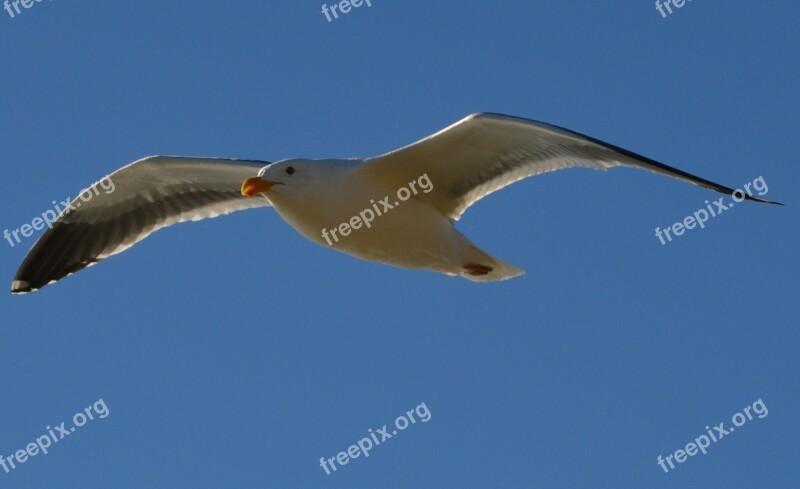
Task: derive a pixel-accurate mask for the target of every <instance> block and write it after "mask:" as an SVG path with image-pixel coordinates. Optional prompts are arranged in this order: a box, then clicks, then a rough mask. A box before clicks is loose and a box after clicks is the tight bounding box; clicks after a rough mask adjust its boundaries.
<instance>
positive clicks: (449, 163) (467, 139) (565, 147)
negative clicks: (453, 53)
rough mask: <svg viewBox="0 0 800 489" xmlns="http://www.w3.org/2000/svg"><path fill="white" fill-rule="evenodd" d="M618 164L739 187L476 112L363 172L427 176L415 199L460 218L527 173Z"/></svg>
mask: <svg viewBox="0 0 800 489" xmlns="http://www.w3.org/2000/svg"><path fill="white" fill-rule="evenodd" d="M615 166H628V167H634V168H642V169H645V170H650V171H653V172H656V173H661V174H662V175H667V176H670V177H673V178H677V179H680V180H683V181H686V182H690V183H693V184H695V185H700V186H702V187H707V188H710V189H712V190H716V191H717V192H722V193H726V194H730V193H732V192H733V190H732V189H729V188H727V187H725V186H722V185H719V184H717V183H714V182H711V181H708V180H705V179H703V178H699V177H696V176H694V175H691V174H689V173H686V172H684V171H681V170H678V169H676V168H672V167H669V166H667V165H664V164H663V163H659V162H657V161H654V160H651V159H650V158H646V157H644V156H641V155H638V154H635V153H632V152H630V151H628V150H625V149H622V148H619V147H617V146H613V145H611V144H608V143H604V142H603V141H599V140H597V139H594V138H592V137H589V136H585V135H583V134H579V133H576V132H573V131H570V130H568V129H564V128H561V127H557V126H553V125H550V124H546V123H543V122H537V121H532V120H528V119H520V118H517V117H511V116H506V115H501V114H473V115H470V116H468V117H466V118H464V119H462V120H460V121H458V122H456V123H455V124H453V125H452V126H450V127H447V128H445V129H443V130H441V131H439V132H437V133H436V134H433V135H431V136H428V137H426V138H425V139H422V140H420V141H417V142H416V143H413V144H411V145H409V146H406V147H404V148H400V149H398V150H395V151H392V152H390V153H387V154H385V155H382V156H378V157H375V158H370V159H368V160H366V161H365V163H364V165H363V166H362V168H361V169H360V172H361V174H362V175H363V176H364V177H366V178H371V179H374V180H375V181H378V182H380V183H382V184H383V185H385V186H389V187H392V188H400V187H404V186H407V185H408V183H409V182H410V181H412V180H414V179H417V178H419V177H420V176H422V175H423V174H427V175H428V178H429V180H430V182H431V184H432V186H433V190H432V191H430V192H429V193H422V192H418V193H417V194H416V195H415V198H417V199H420V200H423V201H426V202H428V203H429V204H431V205H433V206H434V207H435V208H437V209H438V210H439V211H441V212H442V213H443V214H444V215H446V216H448V217H449V218H451V219H453V220H457V219H459V218H460V217H461V214H463V213H464V211H465V210H466V209H467V208H468V207H469V206H470V205H472V204H474V203H475V202H477V201H478V200H480V199H482V198H483V197H486V196H487V195H489V194H491V193H492V192H495V191H497V190H500V189H501V188H503V187H505V186H506V185H510V184H512V183H514V182H516V181H518V180H521V179H523V178H526V177H529V176H533V175H538V174H540V173H546V172H550V171H555V170H560V169H563V168H571V167H584V168H593V169H596V170H606V169H608V168H612V167H615ZM746 198H747V199H749V200H756V201H759V202H767V203H774V202H770V201H767V200H764V199H759V198H758V197H752V196H749V195H748V196H746Z"/></svg>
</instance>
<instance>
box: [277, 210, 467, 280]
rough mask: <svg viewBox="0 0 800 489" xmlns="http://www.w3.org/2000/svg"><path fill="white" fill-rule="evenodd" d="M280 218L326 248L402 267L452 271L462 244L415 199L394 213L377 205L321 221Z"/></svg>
mask: <svg viewBox="0 0 800 489" xmlns="http://www.w3.org/2000/svg"><path fill="white" fill-rule="evenodd" d="M367 211H371V212H367ZM281 215H282V216H283V217H284V219H286V221H287V222H289V224H291V225H292V226H293V227H294V228H295V229H297V230H298V231H299V232H300V233H301V234H303V235H304V236H305V237H307V238H308V239H310V240H312V241H314V242H316V243H318V244H320V245H322V246H325V247H330V248H333V249H335V250H337V251H341V252H343V253H347V254H349V255H353V256H356V257H358V258H362V259H365V260H370V261H377V262H381V263H388V264H391V265H395V266H399V267H404V268H426V269H443V268H447V269H449V268H450V264H451V263H452V262H453V261H454V260H456V259H457V258H458V256H459V252H460V249H461V248H460V247H461V245H462V240H461V239H460V234H459V233H458V232H457V231H456V230H455V228H454V227H453V224H452V222H451V221H450V220H449V219H448V218H446V217H445V216H443V215H442V214H441V213H440V212H438V211H437V210H436V209H434V208H433V207H431V206H430V205H428V204H427V203H424V202H422V201H419V200H416V199H409V200H407V201H404V202H399V203H396V205H392V208H390V209H387V208H385V207H384V206H381V205H376V206H372V207H370V208H367V209H360V210H358V211H353V210H350V211H348V212H339V213H337V214H336V215H329V216H326V217H325V218H322V219H321V218H319V214H318V215H317V218H311V219H309V218H305V219H295V218H292V217H291V216H288V215H283V214H281Z"/></svg>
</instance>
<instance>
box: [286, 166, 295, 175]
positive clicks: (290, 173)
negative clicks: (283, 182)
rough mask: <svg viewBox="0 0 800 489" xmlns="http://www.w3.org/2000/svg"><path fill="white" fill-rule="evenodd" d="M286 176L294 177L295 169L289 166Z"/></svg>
mask: <svg viewBox="0 0 800 489" xmlns="http://www.w3.org/2000/svg"><path fill="white" fill-rule="evenodd" d="M286 174H287V175H292V174H294V167H291V166H287V167H286Z"/></svg>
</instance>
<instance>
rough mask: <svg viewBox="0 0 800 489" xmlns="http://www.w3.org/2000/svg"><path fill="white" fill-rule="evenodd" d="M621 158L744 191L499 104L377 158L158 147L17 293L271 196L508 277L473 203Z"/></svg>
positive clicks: (64, 222)
mask: <svg viewBox="0 0 800 489" xmlns="http://www.w3.org/2000/svg"><path fill="white" fill-rule="evenodd" d="M615 166H625V167H631V168H641V169H644V170H649V171H652V172H655V173H660V174H662V175H667V176H670V177H673V178H677V179H679V180H683V181H685V182H689V183H693V184H695V185H699V186H701V187H706V188H709V189H712V190H715V191H717V192H721V193H725V194H731V193H733V192H734V191H733V190H732V189H730V188H728V187H725V186H722V185H719V184H717V183H714V182H711V181H709V180H705V179H703V178H699V177H696V176H694V175H692V174H689V173H687V172H685V171H682V170H678V169H676V168H672V167H670V166H667V165H664V164H662V163H659V162H657V161H654V160H652V159H650V158H647V157H644V156H641V155H638V154H636V153H633V152H631V151H628V150H625V149H622V148H620V147H617V146H614V145H611V144H608V143H605V142H603V141H600V140H597V139H595V138H592V137H589V136H585V135H583V134H580V133H577V132H574V131H571V130H569V129H564V128H562V127H558V126H554V125H551V124H546V123H543V122H537V121H532V120H528V119H521V118H517V117H511V116H506V115H500V114H490V113H479V114H473V115H470V116H468V117H466V118H464V119H462V120H460V121H458V122H456V123H455V124H453V125H451V126H449V127H447V128H445V129H443V130H441V131H439V132H437V133H435V134H433V135H431V136H428V137H426V138H424V139H422V140H420V141H417V142H415V143H413V144H411V145H409V146H406V147H403V148H400V149H397V150H395V151H392V152H390V153H387V154H384V155H381V156H377V157H373V158H365V159H357V158H352V159H331V160H307V159H288V160H282V161H278V162H275V163H269V162H266V161H250V160H228V159H218V158H187V157H173V156H152V157H148V158H144V159H141V160H138V161H135V162H133V163H131V164H129V165H127V166H125V167H123V168H120V169H119V170H116V171H115V172H113V173H111V174H110V175H109V176H108V177H106V178H108V179H111V180H112V181H113V184H114V191H113V192H110V193H106V194H100V193H98V194H97V195H95V196H94V197H93V198H92V199H90V200H88V201H86V200H84V201H80V202H79V200H78V198H76V199H75V200H73V201H72V203H71V205H70V206H69V207H68V208H66V209H65V210H64V211H63V212H61V214H60V215H59V216H58V218H57V219H56V220H55V221H54V222H53V223H51V225H50V226H51V227H50V229H48V230H46V231H45V232H44V234H43V235H42V236H41V237H40V238H39V239H38V240H37V241H36V243H35V244H34V245H33V247H32V248H31V250H30V251H29V252H28V254H27V256H26V257H25V259H24V261H23V262H22V265H21V266H20V268H19V270H18V272H17V274H16V276H15V278H14V281H13V283H12V285H11V292H12V293H15V294H21V293H26V292H30V291H33V290H37V289H39V288H41V287H43V286H45V285H48V284H51V283H53V282H56V281H57V280H59V279H61V278H63V277H65V276H67V275H70V274H72V273H75V272H77V271H79V270H81V269H83V268H86V267H88V266H91V265H94V264H95V263H98V262H100V261H101V260H104V259H105V258H108V257H109V256H111V255H115V254H117V253H120V252H122V251H124V250H126V249H128V248H130V247H131V246H133V245H134V244H136V243H137V242H139V241H141V240H142V239H144V238H146V237H147V236H149V235H150V234H151V233H153V232H154V231H156V230H158V229H161V228H164V227H168V226H171V225H173V224H176V223H179V222H185V221H197V220H200V219H206V218H210V217H216V216H219V215H222V214H228V213H231V212H234V211H238V210H242V209H252V208H256V207H266V206H272V207H274V208H275V211H276V212H277V213H278V214H279V215H280V216H281V217H282V218H283V219H284V220H285V221H286V222H287V223H288V224H289V225H290V226H292V227H293V228H295V230H297V231H298V232H299V233H300V234H302V235H303V236H305V237H306V238H308V239H309V240H311V241H313V242H315V243H317V244H320V245H322V246H327V247H330V248H333V249H335V250H337V251H341V252H343V253H347V254H349V255H352V256H355V257H358V258H362V259H365V260H371V261H375V262H381V263H385V264H389V265H394V266H398V267H403V268H412V269H424V270H431V271H436V272H441V273H445V274H448V275H459V276H462V277H465V278H467V279H470V280H473V281H481V282H482V281H494V280H504V279H509V278H512V277H515V276H517V275H520V274H522V273H524V272H523V271H522V270H520V269H519V268H517V267H515V266H513V265H510V264H508V263H505V262H503V261H501V260H499V259H497V258H495V257H493V256H490V255H489V254H487V253H485V252H484V251H482V250H480V249H478V248H477V247H476V246H475V245H473V244H472V243H471V242H470V241H469V240H468V239H467V238H466V237H464V235H462V234H461V233H460V232H459V231H458V230H457V229H456V227H455V222H456V221H458V219H459V218H460V217H461V215H462V214H463V213H464V211H466V210H467V208H468V207H469V206H471V205H472V204H474V203H475V202H477V201H478V200H480V199H482V198H483V197H486V196H487V195H489V194H491V193H492V192H495V191H497V190H500V189H501V188H503V187H505V186H506V185H509V184H511V183H514V182H516V181H518V180H521V179H523V178H526V177H530V176H533V175H539V174H542V173H546V172H550V171H555V170H560V169H563V168H571V167H583V168H592V169H596V170H606V169H609V168H612V167H615ZM744 198H745V199H747V200H753V201H757V202H765V203H769V204H777V202H771V201H768V200H765V199H761V198H758V197H754V196H751V195H745V196H744Z"/></svg>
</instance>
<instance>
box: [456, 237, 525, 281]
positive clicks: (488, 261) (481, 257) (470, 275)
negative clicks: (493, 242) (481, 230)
mask: <svg viewBox="0 0 800 489" xmlns="http://www.w3.org/2000/svg"><path fill="white" fill-rule="evenodd" d="M464 241H465V242H466V244H467V246H466V249H465V250H463V251H464V253H463V254H462V256H461V263H460V269H459V272H458V274H459V275H461V276H462V277H464V278H466V279H468V280H472V281H473V282H495V281H498V280H508V279H510V278H514V277H517V276H519V275H522V274H523V273H525V270H522V269H521V268H518V267H515V266H514V265H512V264H510V263H506V262H504V261H502V260H499V259H497V258H495V257H493V256H491V255H489V254H488V253H486V252H484V251H482V250H480V249H478V247H476V246H475V245H473V244H472V243H470V242H469V241H467V240H466V238H464Z"/></svg>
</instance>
